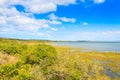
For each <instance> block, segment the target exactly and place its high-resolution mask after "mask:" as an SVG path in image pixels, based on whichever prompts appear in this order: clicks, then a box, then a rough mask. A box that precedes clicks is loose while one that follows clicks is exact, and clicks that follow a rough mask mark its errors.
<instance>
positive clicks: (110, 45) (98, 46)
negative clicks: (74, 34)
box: [54, 42, 120, 53]
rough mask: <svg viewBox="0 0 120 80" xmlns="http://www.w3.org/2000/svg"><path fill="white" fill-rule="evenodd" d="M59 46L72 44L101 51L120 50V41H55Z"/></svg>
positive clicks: (72, 45)
mask: <svg viewBox="0 0 120 80" xmlns="http://www.w3.org/2000/svg"><path fill="white" fill-rule="evenodd" d="M54 44H55V45H58V46H71V47H78V48H83V49H86V50H97V51H101V52H111V51H112V52H119V53H120V42H54Z"/></svg>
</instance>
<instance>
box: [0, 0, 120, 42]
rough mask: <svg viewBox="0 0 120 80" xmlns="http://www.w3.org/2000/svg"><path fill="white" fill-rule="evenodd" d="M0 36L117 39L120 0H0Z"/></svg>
mask: <svg viewBox="0 0 120 80" xmlns="http://www.w3.org/2000/svg"><path fill="white" fill-rule="evenodd" d="M0 37H5V38H17V39H42V40H43V39H44V40H71V41H76V40H90V41H120V0H0Z"/></svg>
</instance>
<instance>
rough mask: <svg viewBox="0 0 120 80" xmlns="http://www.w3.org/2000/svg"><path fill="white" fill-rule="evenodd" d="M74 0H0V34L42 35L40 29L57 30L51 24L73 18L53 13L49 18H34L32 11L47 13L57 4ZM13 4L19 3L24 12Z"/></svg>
mask: <svg viewBox="0 0 120 80" xmlns="http://www.w3.org/2000/svg"><path fill="white" fill-rule="evenodd" d="M75 3H76V0H0V34H8V33H9V34H23V35H34V34H35V35H41V36H42V35H44V36H50V34H46V33H44V32H43V33H41V29H42V28H44V29H46V30H52V31H57V30H58V29H56V28H51V25H61V24H62V23H63V22H75V19H74V18H67V17H58V16H55V15H54V14H51V15H50V16H49V18H50V19H35V18H34V17H33V15H34V13H37V14H38V13H39V14H43V13H48V12H53V11H56V10H57V6H58V5H62V6H67V5H69V4H75ZM15 5H21V6H23V7H24V8H25V12H19V11H18V10H17V9H16V7H15Z"/></svg>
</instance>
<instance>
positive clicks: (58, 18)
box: [48, 13, 76, 23]
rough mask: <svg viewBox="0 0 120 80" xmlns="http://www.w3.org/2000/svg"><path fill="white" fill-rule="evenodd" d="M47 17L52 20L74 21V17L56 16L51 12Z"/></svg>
mask: <svg viewBox="0 0 120 80" xmlns="http://www.w3.org/2000/svg"><path fill="white" fill-rule="evenodd" d="M48 17H49V18H50V19H51V20H53V21H62V22H72V23H74V22H76V19H75V18H67V17H58V16H56V15H55V14H53V13H52V14H50V15H49V16H48Z"/></svg>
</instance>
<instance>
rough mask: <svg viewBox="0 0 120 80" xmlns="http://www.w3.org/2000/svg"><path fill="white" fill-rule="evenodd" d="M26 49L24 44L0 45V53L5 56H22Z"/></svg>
mask: <svg viewBox="0 0 120 80" xmlns="http://www.w3.org/2000/svg"><path fill="white" fill-rule="evenodd" d="M27 48H28V46H27V45H26V44H20V43H3V44H2V45H0V51H2V52H3V53H7V54H22V53H23V52H24V51H25V50H27Z"/></svg>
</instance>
